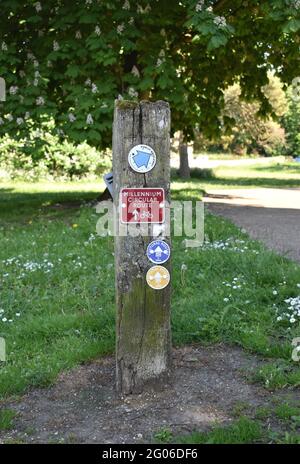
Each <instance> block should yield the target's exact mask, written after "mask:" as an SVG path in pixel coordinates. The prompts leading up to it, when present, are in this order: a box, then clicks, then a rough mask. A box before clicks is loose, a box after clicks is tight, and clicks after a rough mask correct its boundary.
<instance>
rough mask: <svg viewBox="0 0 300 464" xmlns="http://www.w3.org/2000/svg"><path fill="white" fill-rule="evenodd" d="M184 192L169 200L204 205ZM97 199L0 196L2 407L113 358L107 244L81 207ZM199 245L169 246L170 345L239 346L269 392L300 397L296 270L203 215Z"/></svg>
mask: <svg viewBox="0 0 300 464" xmlns="http://www.w3.org/2000/svg"><path fill="white" fill-rule="evenodd" d="M190 186H191V184H190V183H182V182H181V183H176V182H175V183H173V198H174V199H184V198H185V199H186V198H189V199H191V198H196V199H199V198H201V192H202V189H203V184H202V183H200V182H199V181H197V180H194V181H193V182H192V188H191V189H190ZM102 188H103V185H102V184H101V183H99V184H97V183H74V184H71V183H69V184H68V183H65V184H62V183H61V184H59V183H58V184H54V183H51V184H49V183H48V184H47V183H39V184H24V183H23V184H22V183H21V184H18V183H16V184H9V183H6V184H1V185H0V240H1V245H2V246H1V248H0V311H1V314H0V336H2V337H5V339H6V343H7V362H6V363H2V364H0V395H1V397H2V398H4V397H7V396H9V395H12V394H18V393H21V392H23V391H24V390H25V389H26V388H28V387H30V386H44V385H47V384H49V383H51V382H53V381H54V379H55V378H56V376H57V374H58V373H59V372H60V371H62V370H63V369H68V368H70V367H72V366H74V365H76V364H78V363H80V362H83V361H86V360H90V359H93V358H96V357H99V356H103V355H104V354H106V353H111V352H112V351H113V350H114V322H115V315H114V268H113V260H114V258H113V240H112V239H111V238H102V237H98V236H96V222H97V219H98V215H97V214H96V212H95V209H94V208H93V207H91V206H90V205H89V203H88V201H89V200H92V199H94V198H96V197H97V195H98V194H99V191H101V190H102ZM205 234H206V241H207V242H206V244H205V246H204V247H202V248H199V249H194V248H190V249H187V250H186V249H184V247H182V245H181V242H182V238H181V237H179V238H178V237H177V238H174V240H173V254H172V257H173V269H174V273H173V288H174V289H176V290H174V291H173V299H172V315H173V316H172V326H173V343H174V344H175V345H182V344H188V343H193V342H196V343H214V342H218V341H225V342H227V343H231V344H238V345H240V346H242V347H244V348H245V349H246V350H249V351H253V352H256V353H259V354H261V355H263V356H265V357H266V358H268V359H269V361H267V362H266V365H265V367H264V368H263V369H262V370H260V371H259V372H257V376H256V378H255V379H253V380H255V381H258V382H261V383H262V384H263V385H264V386H265V387H266V388H270V389H274V388H280V387H283V386H288V385H299V384H300V368H299V367H298V365H297V363H295V362H293V361H291V352H292V347H291V341H292V339H293V338H294V337H299V336H300V315H299V317H298V316H297V317H296V320H295V322H290V319H291V318H292V316H291V315H289V316H287V315H286V314H287V313H289V311H290V310H289V309H288V306H289V305H288V304H287V303H286V302H285V301H284V300H286V299H288V298H290V297H297V296H298V295H300V288H299V286H300V267H299V266H297V265H296V264H294V263H292V262H290V261H288V260H286V259H285V258H283V257H280V256H278V255H276V254H275V253H272V252H270V251H267V250H266V249H265V248H264V247H263V246H262V245H261V244H260V243H258V242H256V241H253V240H250V239H249V238H248V237H247V236H246V235H245V234H244V233H242V232H241V230H239V229H238V228H237V227H235V226H234V225H232V224H231V223H229V222H227V221H225V220H222V219H220V218H217V217H214V216H211V215H206V222H205ZM183 264H184V265H185V266H186V270H185V271H184V275H183V271H182V265H183ZM279 316H282V320H281V321H277V318H278V317H279ZM242 425H243V424H242ZM246 425H247V424H246ZM251 430H252V428H251ZM251 433H252V432H251ZM253 433H254V435H255V434H257V433H258V431H257V430H256V429H255V430H254V432H253ZM199 439H200V438H199ZM202 439H203V440H204V439H205V437H204V438H203V437H202V438H201V440H202Z"/></svg>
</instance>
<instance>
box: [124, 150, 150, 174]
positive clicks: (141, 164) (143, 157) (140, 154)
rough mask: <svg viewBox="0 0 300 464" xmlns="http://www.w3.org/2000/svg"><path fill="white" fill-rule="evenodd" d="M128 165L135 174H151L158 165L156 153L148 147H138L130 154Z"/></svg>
mask: <svg viewBox="0 0 300 464" xmlns="http://www.w3.org/2000/svg"><path fill="white" fill-rule="evenodd" d="M128 163H129V165H130V167H131V168H132V169H133V170H134V171H135V172H139V173H141V174H143V173H145V172H149V171H151V169H153V168H154V166H155V164H156V154H155V151H154V150H153V149H152V148H151V147H149V146H148V145H136V146H135V147H133V148H132V149H131V150H130V152H129V154H128Z"/></svg>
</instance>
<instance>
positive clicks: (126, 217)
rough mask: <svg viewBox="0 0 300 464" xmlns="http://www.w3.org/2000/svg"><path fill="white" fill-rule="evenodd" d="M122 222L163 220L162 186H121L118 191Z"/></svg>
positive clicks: (163, 197)
mask: <svg viewBox="0 0 300 464" xmlns="http://www.w3.org/2000/svg"><path fill="white" fill-rule="evenodd" d="M120 208H121V210H120V217H121V222H122V223H123V224H141V223H145V222H146V223H147V222H148V223H151V222H152V223H153V222H154V223H162V222H164V221H165V191H164V189H162V188H123V189H121V192H120Z"/></svg>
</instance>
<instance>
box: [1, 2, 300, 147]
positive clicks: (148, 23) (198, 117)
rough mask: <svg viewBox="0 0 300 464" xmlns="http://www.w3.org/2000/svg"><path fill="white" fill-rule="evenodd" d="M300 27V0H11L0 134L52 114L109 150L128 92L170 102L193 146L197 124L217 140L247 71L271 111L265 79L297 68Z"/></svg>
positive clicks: (71, 133)
mask: <svg viewBox="0 0 300 464" xmlns="http://www.w3.org/2000/svg"><path fill="white" fill-rule="evenodd" d="M299 28H300V1H299V0H272V1H269V0H268V1H267V0H235V1H234V2H233V1H232V0H215V1H213V0H199V1H198V0H181V1H178V2H177V1H172V2H171V1H170V0H138V1H132V0H110V1H107V0H85V1H84V0H73V1H69V0H44V1H40V2H39V1H35V0H26V1H23V0H2V1H1V22H0V52H1V55H0V75H1V76H3V77H4V78H5V79H6V82H7V88H8V98H7V101H6V102H5V103H2V104H1V108H0V110H1V113H0V118H1V119H0V131H1V133H2V134H3V133H9V134H11V135H15V136H19V137H22V136H26V134H27V133H28V131H29V130H30V129H31V128H38V127H39V126H40V124H41V122H42V121H44V120H48V119H49V118H52V119H53V120H54V121H55V130H56V131H58V133H59V134H60V135H61V136H68V137H70V138H71V139H72V140H74V141H75V142H81V141H83V140H87V141H88V142H89V143H90V144H92V145H96V146H99V147H106V146H109V144H110V141H111V126H112V111H113V104H114V103H113V102H114V99H115V98H117V97H118V95H122V97H123V98H125V99H145V98H146V99H148V98H150V99H155V100H156V99H164V100H168V101H169V102H170V105H171V107H172V121H173V130H174V131H175V130H180V131H182V135H183V141H185V140H188V139H190V138H192V137H193V131H194V127H195V124H196V123H198V124H199V125H200V127H201V130H203V131H205V133H206V134H208V135H214V134H216V132H217V131H219V130H220V124H219V115H220V112H221V110H222V107H223V105H224V98H223V89H225V88H226V87H228V86H229V85H232V84H233V83H234V82H235V81H236V78H237V76H238V77H239V82H240V86H241V92H242V96H243V97H244V98H248V99H250V98H256V99H258V100H259V101H261V106H260V110H259V111H260V112H261V113H262V114H266V113H267V112H268V111H271V106H270V104H269V102H268V99H267V98H266V96H265V94H264V92H263V91H262V86H264V85H265V84H266V83H267V79H268V78H267V73H268V70H270V69H276V70H278V74H279V76H280V78H281V80H282V81H283V82H290V81H291V79H292V78H293V77H295V75H297V74H299V40H300V39H299V35H298V34H297V33H298V30H299ZM295 73H296V74H295ZM224 123H225V125H228V127H229V126H230V125H231V124H232V123H233V121H232V120H230V118H228V119H226V118H225V120H224Z"/></svg>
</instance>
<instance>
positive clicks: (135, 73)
mask: <svg viewBox="0 0 300 464" xmlns="http://www.w3.org/2000/svg"><path fill="white" fill-rule="evenodd" d="M131 74H133V75H134V76H135V77H140V71H139V70H138V68H137V67H136V66H135V65H134V66H133V67H132V70H131Z"/></svg>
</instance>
